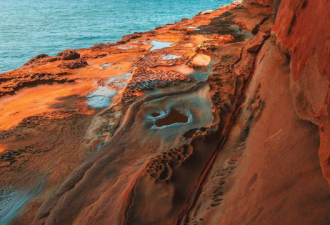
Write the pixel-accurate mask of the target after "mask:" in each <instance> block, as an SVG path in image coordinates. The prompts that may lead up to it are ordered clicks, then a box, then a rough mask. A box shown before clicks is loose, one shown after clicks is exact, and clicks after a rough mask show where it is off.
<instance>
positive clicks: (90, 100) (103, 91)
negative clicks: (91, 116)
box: [87, 86, 117, 109]
mask: <svg viewBox="0 0 330 225" xmlns="http://www.w3.org/2000/svg"><path fill="white" fill-rule="evenodd" d="M116 94H117V91H115V90H113V89H111V88H109V87H106V86H99V87H98V88H97V89H96V90H95V91H94V92H92V93H90V94H89V95H87V105H88V106H90V107H91V108H95V109H100V108H105V107H108V106H109V105H110V104H111V97H114V96H115V95H116Z"/></svg>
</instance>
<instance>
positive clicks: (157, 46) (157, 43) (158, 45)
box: [150, 41, 173, 51]
mask: <svg viewBox="0 0 330 225" xmlns="http://www.w3.org/2000/svg"><path fill="white" fill-rule="evenodd" d="M150 44H152V45H153V47H152V48H151V49H150V51H153V50H159V49H163V48H168V47H171V46H172V44H173V42H163V41H151V42H150Z"/></svg>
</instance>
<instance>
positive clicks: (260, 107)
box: [0, 0, 330, 225]
mask: <svg viewBox="0 0 330 225" xmlns="http://www.w3.org/2000/svg"><path fill="white" fill-rule="evenodd" d="M329 17H330V1H328V0H317V1H316V0H282V1H280V0H245V1H243V2H233V3H232V4H231V5H227V6H221V7H220V8H219V9H217V10H214V11H205V12H201V13H199V14H198V15H196V16H195V17H193V18H192V19H182V20H181V21H179V22H177V23H175V24H167V25H164V26H162V27H158V28H156V29H155V30H154V31H149V32H144V33H134V34H131V35H127V36H125V37H123V38H122V39H121V40H120V41H118V42H117V43H108V44H100V45H96V46H93V47H91V48H88V49H79V50H66V51H64V52H61V53H59V54H58V55H57V56H48V55H45V54H41V55H38V56H36V57H34V58H33V59H31V60H30V61H29V62H27V63H26V64H25V65H24V66H23V67H22V68H19V69H17V70H14V71H10V72H7V73H4V74H1V75H0V180H1V182H0V224H11V225H28V224H36V225H41V224H45V225H66V224H67V225H69V224H74V225H84V224H86V225H91V224H100V225H102V224H111V225H150V224H160V225H184V224H185V225H186V224H189V225H213V224H214V225H215V224H217V225H219V224H220V225H231V224H232V225H237V224H240V225H244V224H246V225H248V224H249V225H251V224H256V225H257V224H258V225H259V224H265V225H266V224H267V225H268V224H269V225H271V224H283V225H285V224H304V225H305V224H306V225H312V224H317V225H322V224H324V225H325V224H329V222H330V214H329V212H330V186H329V183H330V150H329V149H330V122H329V113H330V107H329V102H330V94H329V93H330V92H329V90H330V88H329V87H330V64H329V62H330V25H329V24H330V23H329V22H328V19H329Z"/></svg>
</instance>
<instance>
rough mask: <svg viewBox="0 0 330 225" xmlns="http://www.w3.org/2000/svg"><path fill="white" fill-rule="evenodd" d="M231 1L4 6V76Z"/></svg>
mask: <svg viewBox="0 0 330 225" xmlns="http://www.w3.org/2000/svg"><path fill="white" fill-rule="evenodd" d="M230 2H231V0H0V73H2V72H5V71H9V70H13V69H16V68H19V67H21V66H22V65H23V64H24V63H25V62H27V61H28V60H29V59H30V58H32V57H34V56H36V55H38V54H40V53H45V54H48V55H55V54H57V53H58V52H60V51H62V50H65V49H68V48H74V49H78V48H85V47H90V46H92V45H95V44H99V43H106V42H116V41H117V40H119V39H120V38H121V37H122V36H124V35H126V34H129V33H134V32H141V31H148V30H153V29H154V28H155V27H156V26H160V25H164V24H167V23H174V22H176V21H179V20H181V19H182V18H191V17H193V16H194V15H195V14H197V13H198V12H200V11H203V10H208V9H216V8H218V7H219V6H220V5H224V4H229V3H230Z"/></svg>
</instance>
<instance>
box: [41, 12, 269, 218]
mask: <svg viewBox="0 0 330 225" xmlns="http://www.w3.org/2000/svg"><path fill="white" fill-rule="evenodd" d="M243 10H244V8H241V7H237V9H233V10H232V12H231V13H227V14H225V15H221V16H220V17H221V19H220V20H218V23H219V25H221V21H224V25H225V30H224V31H226V29H230V28H228V27H229V26H230V25H228V21H232V18H233V17H234V16H235V14H236V13H238V12H242V11H243ZM246 15H249V14H248V13H247V14H246ZM251 16H253V15H252V14H251ZM227 17H228V18H227ZM264 18H267V17H264ZM215 21H217V20H215ZM251 21H253V22H256V24H255V25H254V26H253V25H252V24H251V26H250V27H255V26H257V23H258V21H259V20H251ZM214 23H215V22H214ZM205 26H206V25H205ZM212 26H213V24H212ZM261 26H262V25H261ZM209 29H210V31H212V29H211V28H209ZM217 29H218V28H217ZM220 32H221V30H220ZM231 32H233V33H235V32H237V30H236V29H233V30H232V31H231ZM226 33H228V32H226ZM265 38H266V36H265ZM252 40H254V39H241V37H240V36H239V39H237V40H235V39H234V41H232V43H227V44H225V45H219V44H217V43H212V42H209V43H208V45H203V48H202V49H201V50H200V51H201V52H204V54H206V53H207V54H211V55H212V58H213V59H214V61H215V63H214V65H213V71H212V73H211V74H210V75H209V77H208V78H207V81H206V83H207V86H206V87H205V84H203V83H202V84H199V85H197V86H196V87H194V88H189V89H187V91H180V92H170V93H166V92H165V93H163V94H161V93H156V94H152V95H150V96H146V97H142V96H143V95H141V94H139V93H141V92H142V91H146V90H148V89H150V88H147V89H144V88H140V87H139V86H136V85H135V86H134V85H133V84H134V83H141V81H140V80H139V79H141V78H143V76H139V73H141V72H139V70H138V71H135V73H134V74H133V77H132V80H131V81H130V83H129V84H128V86H127V89H126V90H125V92H126V91H128V92H129V93H130V92H131V91H130V89H133V90H134V92H133V95H135V96H136V97H135V98H133V100H132V101H133V102H134V103H133V104H132V105H131V106H130V107H129V108H128V110H127V111H126V115H125V118H124V119H123V121H122V125H121V126H120V127H119V128H118V130H117V132H116V133H115V135H114V136H113V137H112V139H111V140H110V142H109V143H108V144H106V145H105V146H104V147H102V149H109V150H108V151H102V152H100V153H99V154H98V155H97V156H96V158H92V159H91V160H90V161H91V162H93V163H92V166H91V167H90V168H89V169H87V170H86V171H85V172H84V173H85V175H84V176H83V178H82V179H81V178H79V177H77V175H76V174H73V175H72V176H71V177H70V178H69V180H79V179H81V180H80V181H79V182H78V183H77V184H76V185H75V186H74V187H71V188H72V189H70V190H69V191H67V192H65V193H64V192H60V193H58V194H56V196H57V197H56V198H51V199H50V200H49V201H47V202H45V203H44V204H43V207H42V208H41V209H42V210H40V211H39V213H38V216H37V217H36V220H35V222H36V223H46V224H90V223H100V224H102V223H111V224H153V223H159V224H184V223H185V222H186V221H188V220H189V218H188V214H189V212H190V210H191V208H192V206H193V204H194V202H195V201H196V199H195V198H196V197H197V196H198V193H199V190H200V185H201V184H202V183H203V181H204V178H205V176H206V174H207V173H208V171H209V169H210V168H211V166H212V163H213V161H214V159H215V157H216V155H217V153H218V151H219V150H220V149H221V146H222V145H223V143H224V141H225V140H226V138H227V136H228V134H229V131H230V128H231V126H232V124H233V123H234V121H235V118H236V116H237V115H238V112H239V110H240V107H241V104H242V103H243V100H244V96H245V90H246V88H247V87H248V84H249V81H250V79H251V75H252V72H253V67H254V66H253V65H254V60H255V57H256V53H255V52H257V50H256V51H255V52H249V51H248V50H247V48H246V45H247V44H248V43H249V42H250V41H252ZM254 41H256V40H254ZM257 41H259V42H260V43H259V45H260V46H261V45H262V43H263V41H264V39H260V38H258V39H257ZM151 74H152V73H151ZM140 77H141V78H140ZM172 77H173V76H172ZM171 86H173V85H171ZM207 87H208V88H207ZM136 88H137V89H136ZM155 88H157V86H154V87H152V89H155ZM201 88H202V89H203V90H204V94H206V95H209V100H210V101H211V103H212V105H210V108H209V109H207V108H205V107H204V108H200V109H198V110H200V111H199V112H201V111H203V110H204V111H206V112H207V110H210V111H211V112H213V115H214V119H213V121H212V120H210V121H209V122H207V123H205V122H206V121H207V120H206V119H205V118H204V116H203V115H198V110H197V111H196V110H195V109H194V107H198V104H197V105H195V106H194V104H189V101H192V103H196V101H197V100H199V101H200V100H203V99H202V98H201V96H202V95H198V94H195V93H197V92H198V91H199V90H202V89H201ZM205 88H207V89H205ZM205 90H206V91H208V93H205ZM125 92H124V93H125ZM137 93H138V94H137ZM190 95H191V97H189V96H190ZM130 96H132V95H130ZM169 96H171V97H170V99H168V101H167V100H166V99H167V98H168V97H169ZM194 98H196V99H195V100H194ZM126 99H127V98H124V101H125V102H127V100H126ZM157 99H159V100H160V103H161V102H162V103H163V106H161V105H160V106H159V110H160V111H158V114H154V116H155V117H156V118H157V117H159V116H161V115H162V112H164V110H166V109H169V110H171V108H173V109H176V110H183V109H185V110H188V111H186V112H187V114H188V112H190V113H191V119H188V121H187V122H186V123H181V124H180V123H179V124H180V126H182V128H181V127H180V126H178V125H175V123H174V124H173V127H167V128H164V130H163V129H157V131H156V132H154V131H152V130H153V127H154V126H152V124H150V123H146V124H143V118H145V116H143V115H145V114H148V115H149V116H150V115H153V113H155V112H157V111H156V108H157V106H158V104H159V103H158V102H157V101H158V100H157ZM181 99H182V100H183V101H182V103H181ZM190 99H191V100H190ZM204 101H205V100H204ZM141 106H142V107H141ZM162 110H163V111H162ZM148 111H149V113H148ZM168 115H171V113H170V112H169V113H168ZM201 116H202V117H201ZM200 118H201V119H200ZM209 118H210V117H209ZM198 121H200V122H198ZM197 122H198V123H197ZM203 122H204V124H201V123H203ZM185 124H186V125H185ZM156 125H157V124H156ZM176 126H178V127H177V128H176ZM159 128H161V127H159ZM172 128H173V131H171V129H172ZM187 128H189V129H187ZM149 129H151V131H152V132H150V131H148V130H149ZM154 129H155V128H154ZM165 129H166V130H165ZM193 129H195V133H194V134H192V135H190V137H191V138H184V134H185V133H187V132H188V131H190V130H193ZM151 140H152V141H151ZM153 155H154V156H153ZM148 156H152V158H151V159H150V160H145V159H146V158H148ZM82 170H84V169H82ZM187 173H189V176H187ZM79 174H80V173H79ZM107 174H109V175H108V177H107ZM91 184H93V185H91ZM95 187H96V188H95ZM67 188H68V187H65V186H63V187H62V188H61V190H63V189H65V190H66V189H67ZM77 196H84V197H79V198H78V197H77ZM160 203H161V204H160ZM67 207H70V208H71V210H70V211H67V210H66V208H67ZM109 213H111V214H112V216H108V215H109ZM45 215H46V217H45Z"/></svg>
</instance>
